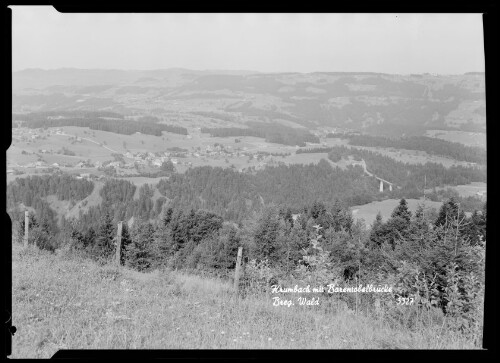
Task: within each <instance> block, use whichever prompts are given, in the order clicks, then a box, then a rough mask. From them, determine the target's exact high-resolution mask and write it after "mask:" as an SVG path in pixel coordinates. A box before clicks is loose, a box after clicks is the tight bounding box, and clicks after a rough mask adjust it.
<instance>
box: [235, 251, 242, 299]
mask: <svg viewBox="0 0 500 363" xmlns="http://www.w3.org/2000/svg"><path fill="white" fill-rule="evenodd" d="M242 254H243V247H238V257H237V258H236V269H235V271H234V290H235V291H236V294H238V290H239V287H240V271H241V255H242Z"/></svg>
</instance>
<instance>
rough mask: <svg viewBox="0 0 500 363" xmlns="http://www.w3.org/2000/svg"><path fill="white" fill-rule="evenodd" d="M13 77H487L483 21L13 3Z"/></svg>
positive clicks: (444, 16)
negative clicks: (35, 72)
mask: <svg viewBox="0 0 500 363" xmlns="http://www.w3.org/2000/svg"><path fill="white" fill-rule="evenodd" d="M11 8H12V9H13V11H12V23H13V24H12V28H13V29H12V32H13V33H12V36H13V39H12V47H13V49H12V57H13V70H14V71H17V70H21V69H25V68H44V69H55V68H63V67H75V68H101V69H102V68H105V69H166V68H172V67H181V68H189V69H198V70H206V69H226V70H253V71H261V72H316V71H324V72H335V71H342V72H357V71H360V72H362V71H370V72H384V73H397V74H408V73H425V72H428V73H440V74H461V73H464V72H484V45H483V30H482V17H481V14H154V13H153V14H62V13H59V12H57V11H56V10H55V9H54V8H52V7H50V6H48V7H29V6H26V7H25V6H12V7H11Z"/></svg>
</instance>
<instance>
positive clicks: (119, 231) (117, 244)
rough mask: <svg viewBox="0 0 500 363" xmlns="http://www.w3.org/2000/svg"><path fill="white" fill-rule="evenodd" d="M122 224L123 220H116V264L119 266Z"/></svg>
mask: <svg viewBox="0 0 500 363" xmlns="http://www.w3.org/2000/svg"><path fill="white" fill-rule="evenodd" d="M122 226H123V222H122V221H120V222H118V233H117V236H116V261H115V263H116V265H117V266H120V265H121V258H122Z"/></svg>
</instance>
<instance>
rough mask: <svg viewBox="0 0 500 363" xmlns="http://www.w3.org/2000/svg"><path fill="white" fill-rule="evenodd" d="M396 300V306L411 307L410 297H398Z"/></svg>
mask: <svg viewBox="0 0 500 363" xmlns="http://www.w3.org/2000/svg"><path fill="white" fill-rule="evenodd" d="M397 300H398V303H397V305H413V298H412V297H402V296H398V298H397Z"/></svg>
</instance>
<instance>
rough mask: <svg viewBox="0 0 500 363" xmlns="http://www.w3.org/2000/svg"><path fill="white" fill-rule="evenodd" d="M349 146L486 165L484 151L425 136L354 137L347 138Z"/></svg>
mask: <svg viewBox="0 0 500 363" xmlns="http://www.w3.org/2000/svg"><path fill="white" fill-rule="evenodd" d="M349 144H350V145H354V146H368V147H384V148H389V147H391V148H395V149H406V150H419V151H425V152H426V153H427V154H430V155H438V156H444V157H448V158H451V159H454V160H460V161H467V162H471V163H478V164H486V150H485V149H482V148H480V147H473V146H466V145H463V144H460V143H458V142H451V141H446V140H441V139H437V138H433V137H427V136H411V137H400V138H388V137H382V136H371V135H355V136H351V137H350V138H349Z"/></svg>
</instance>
